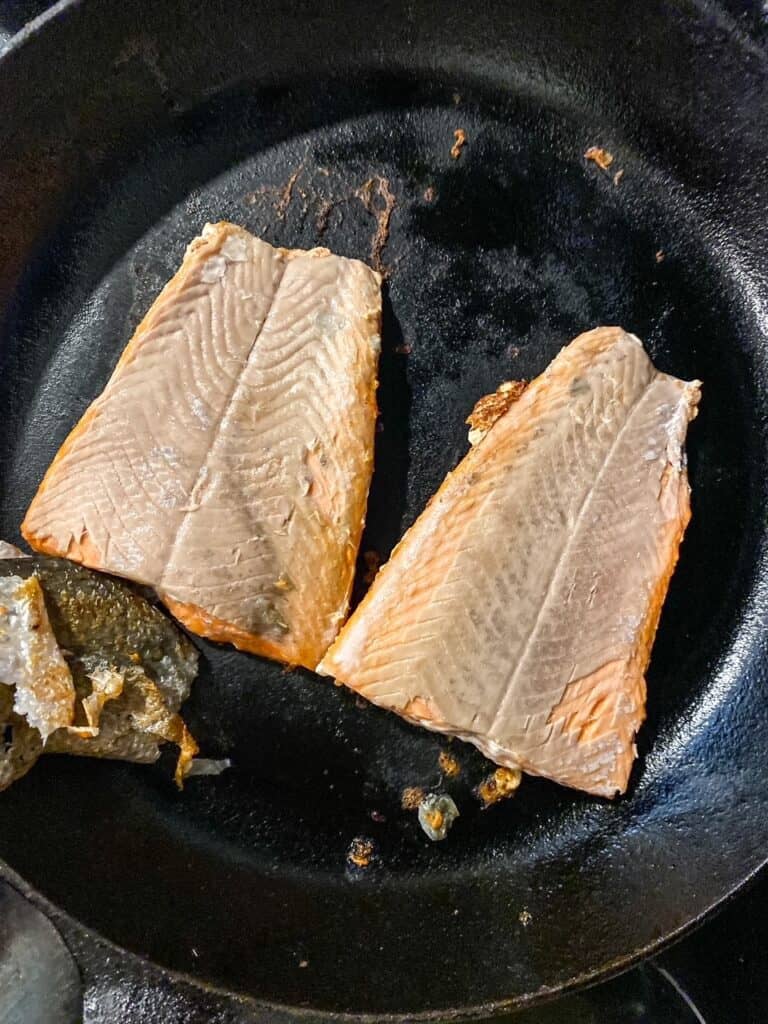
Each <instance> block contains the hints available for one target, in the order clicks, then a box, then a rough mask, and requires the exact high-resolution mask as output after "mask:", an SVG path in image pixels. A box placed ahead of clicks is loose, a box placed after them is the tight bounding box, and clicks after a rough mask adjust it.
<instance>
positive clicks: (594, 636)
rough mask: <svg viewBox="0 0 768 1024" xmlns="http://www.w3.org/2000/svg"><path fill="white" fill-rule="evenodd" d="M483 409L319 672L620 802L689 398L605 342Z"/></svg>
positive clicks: (660, 591) (674, 511)
mask: <svg viewBox="0 0 768 1024" xmlns="http://www.w3.org/2000/svg"><path fill="white" fill-rule="evenodd" d="M521 390H522V389H521V388H520V387H519V386H516V385H513V384H508V385H505V386H502V387H501V388H500V389H499V391H498V392H497V394H496V395H495V396H492V398H489V399H486V400H484V401H483V402H482V403H480V404H479V405H478V408H477V410H476V414H475V415H474V416H473V418H472V421H471V422H472V426H473V428H474V429H473V430H472V431H471V433H470V439H471V440H473V442H475V447H473V448H472V449H471V450H470V452H469V453H468V455H467V456H466V457H465V458H464V460H463V461H462V462H461V463H460V465H459V466H458V468H457V469H456V470H455V471H454V472H453V473H450V474H449V475H448V477H447V478H446V480H445V482H444V483H443V485H442V486H441V487H440V489H439V491H438V492H437V494H436V495H435V497H434V498H433V499H432V501H431V502H430V504H429V505H428V507H427V509H426V510H425V511H424V512H423V513H422V515H421V516H420V517H419V519H418V520H417V521H416V523H415V524H414V525H413V526H412V527H411V529H410V530H409V531H408V532H407V533H406V535H405V536H404V538H403V539H402V541H401V542H400V544H398V546H397V547H396V548H395V550H394V552H393V554H392V557H391V558H390V560H389V562H388V563H387V564H386V565H385V566H384V568H383V569H382V570H381V572H380V573H379V574H378V576H377V577H376V579H375V581H374V583H373V586H372V587H371V589H370V591H369V592H368V594H367V596H366V598H365V600H364V601H363V602H362V604H361V605H360V607H359V608H358V609H357V610H356V612H355V613H354V614H353V616H352V618H351V619H350V620H349V622H348V623H347V625H346V626H345V627H344V629H343V631H342V633H341V635H340V636H339V638H338V639H337V640H336V642H335V644H334V645H333V646H332V647H331V649H330V651H329V652H328V653H327V654H326V656H325V658H324V659H323V661H322V663H321V664H320V666H319V669H318V671H320V672H323V673H325V674H328V675H332V676H335V678H336V679H337V680H339V682H342V683H345V684H346V685H347V686H349V687H351V688H352V689H353V690H355V691H357V692H358V693H360V694H361V695H362V696H364V697H367V698H368V699H369V700H371V701H373V702H374V703H376V704H379V705H381V706H382V707H385V708H388V709H390V710H392V711H395V712H397V713H398V714H400V715H402V716H404V717H405V718H407V719H409V720H410V721H412V722H414V723H416V724H418V725H421V726H424V727H426V728H428V729H432V730H435V731H437V732H442V733H448V734H451V735H455V736H458V737H460V738H461V739H464V740H468V741H469V742H471V743H474V744H475V745H476V746H477V747H479V748H480V750H482V751H483V753H485V754H486V755H487V756H488V757H489V758H491V759H492V760H493V761H496V762H497V763H499V764H501V765H506V766H508V767H511V768H520V769H522V770H524V771H526V772H529V773H531V774H534V775H543V776H546V777H547V778H550V779H554V780H555V781H557V782H560V783H563V784H564V785H567V786H572V787H575V788H577V789H583V790H586V791H587V792H590V793H595V794H600V795H603V796H614V795H615V794H616V793H617V792H623V791H624V790H625V788H626V786H627V781H628V778H629V773H630V769H631V767H632V762H633V760H634V757H635V754H636V751H635V745H634V738H635V733H636V732H637V729H638V728H639V726H640V724H641V722H642V720H643V718H644V714H645V677H644V675H645V669H646V667H647V664H648V659H649V657H650V651H651V646H652V644H653V639H654V635H655V633H656V627H657V624H658V620H659V615H660V612H661V606H662V604H663V602H664V597H665V595H666V591H667V586H668V583H669V580H670V577H671V575H672V572H673V570H674V567H675V563H676V561H677V553H678V547H679V544H680V541H681V540H682V537H683V533H684V531H685V527H686V524H687V522H688V519H689V515H690V511H689V487H688V480H687V475H686V468H685V465H686V464H685V455H684V450H683V445H684V441H685V435H686V430H687V427H688V422H689V421H690V420H691V419H692V418H693V417H694V416H695V414H696V405H697V402H698V399H699V383H698V382H697V381H694V382H692V383H686V382H684V381H681V380H677V379H676V378H674V377H670V376H668V375H666V374H663V373H659V372H658V371H657V370H655V369H654V367H653V365H652V363H651V361H650V360H649V358H648V356H647V355H646V353H645V351H644V349H643V347H642V345H641V343H640V342H639V341H638V339H637V338H635V337H634V336H633V335H630V334H627V333H625V332H624V331H622V330H621V329H619V328H616V327H604V328H599V329H597V330H594V331H590V332H588V333H587V334H582V335H581V336H579V337H578V338H576V340H575V341H573V342H572V343H571V344H570V345H569V346H568V347H567V348H565V349H563V351H562V352H561V353H560V355H559V356H558V357H557V358H556V359H555V360H554V361H553V362H552V364H551V365H550V366H549V367H548V368H547V370H546V371H545V372H544V373H543V374H542V375H541V376H540V377H538V378H537V379H536V380H535V381H534V382H533V383H532V384H530V385H529V386H528V387H527V388H526V389H525V390H523V391H522V394H520V392H521Z"/></svg>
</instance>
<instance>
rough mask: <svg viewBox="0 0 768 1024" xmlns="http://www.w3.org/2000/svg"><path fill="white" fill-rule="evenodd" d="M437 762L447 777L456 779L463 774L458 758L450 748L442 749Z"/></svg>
mask: <svg viewBox="0 0 768 1024" xmlns="http://www.w3.org/2000/svg"><path fill="white" fill-rule="evenodd" d="M437 763H438V764H439V765H440V771H441V772H442V773H443V775H444V776H445V777H446V779H455V778H457V777H458V776H459V775H460V774H461V765H460V764H459V761H458V758H456V757H455V756H454V755H453V754H452V753H451V752H450V751H449V750H441V751H440V754H439V755H438V758H437Z"/></svg>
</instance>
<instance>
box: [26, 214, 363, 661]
mask: <svg viewBox="0 0 768 1024" xmlns="http://www.w3.org/2000/svg"><path fill="white" fill-rule="evenodd" d="M380 316H381V296H380V277H379V275H378V274H376V273H374V272H373V271H372V270H370V269H369V268H368V267H366V266H365V265H364V264H362V263H360V262H358V261H357V260H349V259H344V258H342V257H338V256H334V255H332V254H331V253H330V252H329V251H328V250H327V249H313V250H310V251H307V252H305V251H301V250H286V249H277V248H273V247H272V246H270V245H268V244H267V243H265V242H263V241H261V240H260V239H258V238H255V237H253V236H252V235H250V234H249V233H248V232H247V231H244V230H243V229H241V228H238V227H236V226H235V225H232V224H227V223H221V224H216V225H208V226H207V227H206V228H205V230H204V231H203V234H202V236H201V237H200V238H197V239H195V240H194V241H193V242H192V243H191V244H190V246H189V247H188V249H187V253H186V256H185V258H184V262H183V264H182V267H181V269H180V270H179V272H178V273H177V274H176V276H175V277H174V278H173V279H172V280H171V281H170V282H169V284H168V285H167V286H166V287H165V289H164V290H163V292H162V293H161V295H160V296H159V297H158V299H157V300H156V302H155V303H154V305H153V306H152V308H151V309H150V311H149V313H148V314H147V316H146V317H145V318H144V321H143V322H142V323H141V324H140V326H139V328H138V329H137V331H136V333H135V335H134V337H133V339H132V340H131V342H130V343H129V345H128V347H127V348H126V349H125V351H124V352H123V355H122V357H121V359H120V361H119V362H118V364H117V367H116V369H115V371H114V373H113V375H112V377H111V379H110V381H109V383H108V384H107V386H106V388H105V390H104V391H103V393H102V394H101V395H100V396H99V397H98V398H97V399H96V401H95V402H94V403H93V404H92V405H91V407H90V408H89V409H88V411H87V412H86V413H85V415H84V416H83V418H82V419H81V421H80V423H79V424H78V425H77V426H76V427H75V429H74V430H73V431H72V433H71V434H70V436H69V437H68V438H67V440H66V442H65V443H64V445H63V446H62V448H61V450H60V451H59V453H58V454H57V456H56V458H55V459H54V461H53V463H52V465H51V467H50V468H49V470H48V472H47V474H46V476H45V479H44V480H43V483H42V485H41V487H40V489H39V491H38V493H37V495H36V496H35V499H34V500H33V502H32V505H31V506H30V508H29V511H28V512H27V516H26V519H25V520H24V523H23V525H22V533H23V534H24V536H25V537H26V539H27V540H28V541H29V543H30V544H31V545H32V546H33V547H34V548H36V549H37V550H38V551H42V552H45V553H48V554H55V555H63V556H66V557H68V558H70V559H73V560H74V561H78V562H81V563H83V564H85V565H88V566H90V567H92V568H97V569H103V570H107V571H109V572H112V573H115V574H117V575H120V576H125V577H128V578H130V579H133V580H136V581H138V582H141V583H144V584H148V585H150V586H152V587H154V588H155V589H156V590H157V592H158V593H159V594H160V595H161V597H162V598H163V600H164V601H165V602H166V604H167V605H168V607H169V608H170V610H171V611H172V612H173V613H174V614H175V615H176V616H177V617H178V618H179V619H180V620H181V621H182V622H184V624H185V625H186V626H187V627H188V628H189V629H191V630H192V631H193V632H196V633H200V634H202V635H204V636H208V637H210V638H212V639H214V640H222V641H229V642H231V643H234V644H235V645H236V646H238V647H241V648H243V649H245V650H249V651H253V652H255V653H259V654H265V655H267V656H269V657H274V658H278V659H281V660H284V661H287V662H289V663H294V664H302V665H308V666H314V665H315V664H316V663H317V661H318V660H319V658H320V657H321V656H322V654H323V653H324V651H325V650H326V649H327V647H328V645H329V644H330V643H331V641H332V640H333V638H334V637H335V635H336V633H337V632H338V628H339V626H340V624H341V622H342V621H343V620H344V617H345V616H346V613H347V607H348V600H349V593H350V589H351V584H352V577H353V573H354V566H355V559H356V555H357V548H358V544H359V541H360V535H361V532H362V528H363V523H364V519H365V507H366V501H367V496H368V487H369V483H370V478H371V471H372V464H373V439H374V427H375V419H376V398H375V391H376V384H377V378H376V375H377V365H378V354H379V348H380V342H379V330H380Z"/></svg>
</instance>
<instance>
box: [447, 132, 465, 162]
mask: <svg viewBox="0 0 768 1024" xmlns="http://www.w3.org/2000/svg"><path fill="white" fill-rule="evenodd" d="M453 137H454V139H455V140H456V141H455V142H454V144H453V145H452V146H451V156H452V157H453V159H454V160H458V159H459V157H460V156H461V151H462V149H464V147H465V146H466V144H467V133H466V132H465V131H464V129H463V128H457V129H456V131H455V132H454V133H453Z"/></svg>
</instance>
